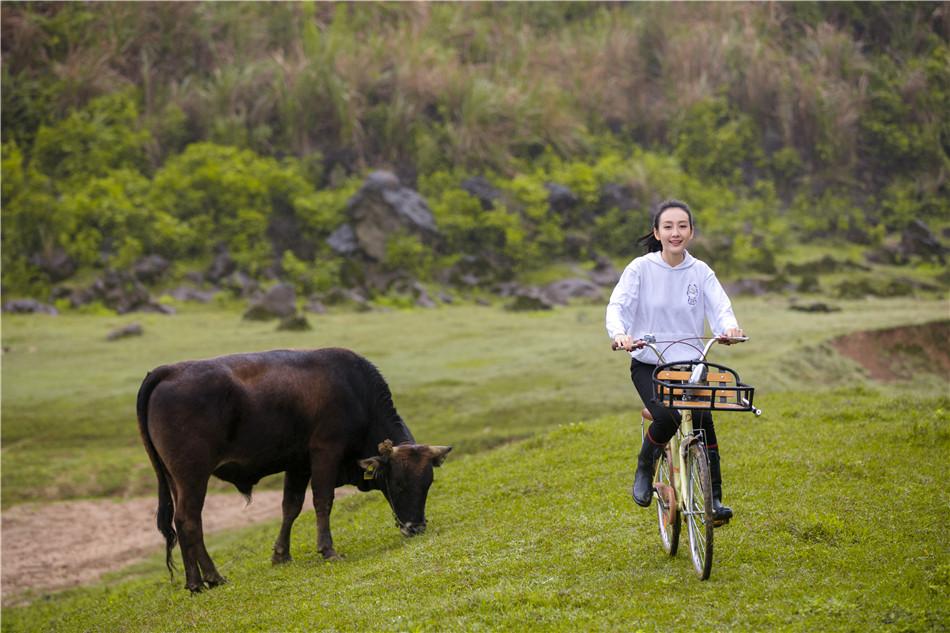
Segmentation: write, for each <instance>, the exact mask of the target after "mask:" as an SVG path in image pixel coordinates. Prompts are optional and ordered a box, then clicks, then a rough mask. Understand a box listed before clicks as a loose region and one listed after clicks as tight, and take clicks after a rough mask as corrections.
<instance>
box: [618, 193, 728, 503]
mask: <svg viewBox="0 0 950 633" xmlns="http://www.w3.org/2000/svg"><path fill="white" fill-rule="evenodd" d="M692 238H693V214H692V212H691V211H690V209H689V207H688V206H687V205H686V203H685V202H680V201H678V200H667V201H666V202H663V203H661V204H660V206H659V208H658V209H657V212H656V215H654V216H653V231H652V232H650V233H647V234H646V235H644V236H643V237H642V238H640V240H639V243H640V244H642V245H643V246H645V247H646V250H647V254H646V255H644V256H643V257H638V258H636V259H634V260H633V261H632V262H630V264H628V265H627V267H626V269H624V271H623V275H621V277H620V281H619V282H618V283H617V286H616V287H615V288H614V291H613V293H612V294H611V295H610V303H609V304H608V305H607V334H608V335H609V336H610V338H611V339H613V341H614V343H616V345H617V347H622V348H623V349H625V350H627V351H628V352H631V356H632V359H631V363H630V376H631V378H632V379H633V384H634V386H635V387H636V389H637V392H638V393H639V394H640V399H641V400H643V404H644V406H646V408H647V409H649V410H650V413H651V414H652V416H653V423H652V424H651V425H650V427H649V429H648V430H647V433H646V436H645V437H644V439H643V446H642V447H641V448H640V456H639V458H638V460H637V473H636V477H635V478H634V483H633V500H634V501H636V502H637V504H639V505H641V506H643V507H648V506H649V505H650V501H651V500H652V498H653V470H654V468H655V465H656V460H657V459H658V458H659V456H660V453H661V452H662V450H663V446H664V445H665V444H666V443H667V442H669V441H670V438H672V437H673V434H674V433H676V429H677V427H678V426H679V422H680V414H679V412H678V411H674V410H672V409H667V408H666V407H663V406H661V405H660V404H658V403H657V402H656V401H655V399H654V391H653V370H654V368H655V367H656V365H657V363H658V362H659V359H657V357H656V354H655V353H654V352H653V351H652V350H651V349H649V348H646V347H644V342H643V340H642V339H643V337H644V335H646V334H653V335H655V336H656V338H657V340H658V341H678V340H681V339H688V338H690V337H700V336H703V331H704V329H703V328H704V321H706V320H708V321H709V326H710V329H711V330H712V331H713V333H714V334H715V335H719V336H729V337H734V336H744V333H743V331H742V329H741V328H740V327H739V324H738V322H737V321H736V316H735V314H733V312H732V304H731V302H730V301H729V297H728V296H726V293H725V291H724V290H723V289H722V285H720V283H719V280H718V279H716V274H715V273H714V272H713V271H712V269H711V268H710V267H709V266H708V265H706V264H705V263H704V262H701V261H700V260H698V259H696V258H695V257H693V256H692V255H690V254H689V253H688V252H687V251H686V246H687V245H688V244H689V242H690V240H691V239H692ZM689 343H692V344H693V345H695V347H694V346H693V345H688V344H682V343H680V344H676V345H672V346H670V347H669V348H668V349H666V351H664V352H663V356H664V358H665V359H666V361H667V362H677V361H690V360H695V359H697V358H699V356H700V350H701V349H702V345H701V342H700V341H696V340H692V341H689ZM697 347H698V348H699V349H697ZM660 349H661V350H662V349H663V348H662V347H661V348H660ZM693 424H694V426H695V427H696V428H701V429H704V430H705V433H706V449H707V452H708V454H709V466H710V475H711V479H712V492H713V510H714V512H715V516H716V520H717V521H719V520H726V519H729V518H731V517H732V510H731V509H729V508H727V507H726V506H724V505H722V471H721V469H720V462H719V445H718V444H717V441H716V430H715V427H714V426H713V419H712V415H711V413H710V412H709V411H694V412H693Z"/></svg>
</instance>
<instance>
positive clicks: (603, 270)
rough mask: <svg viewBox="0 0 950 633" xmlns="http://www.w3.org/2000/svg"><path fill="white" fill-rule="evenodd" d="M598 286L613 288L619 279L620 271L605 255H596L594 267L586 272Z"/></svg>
mask: <svg viewBox="0 0 950 633" xmlns="http://www.w3.org/2000/svg"><path fill="white" fill-rule="evenodd" d="M587 276H588V277H590V280H591V281H592V282H594V283H595V284H597V285H598V286H606V287H609V288H613V287H614V286H616V285H617V282H618V281H620V271H618V270H617V269H616V268H615V267H614V265H613V262H611V261H610V260H609V259H607V258H606V257H598V258H597V261H596V263H595V264H594V268H593V269H592V270H591V271H590V272H589V273H588V274H587Z"/></svg>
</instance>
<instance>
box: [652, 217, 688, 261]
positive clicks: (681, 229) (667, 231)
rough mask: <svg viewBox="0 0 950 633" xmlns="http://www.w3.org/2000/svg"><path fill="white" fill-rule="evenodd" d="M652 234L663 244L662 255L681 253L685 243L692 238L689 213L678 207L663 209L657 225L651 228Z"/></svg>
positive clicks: (684, 248)
mask: <svg viewBox="0 0 950 633" xmlns="http://www.w3.org/2000/svg"><path fill="white" fill-rule="evenodd" d="M653 236H654V237H656V239H658V240H660V243H661V244H662V245H663V253H664V255H665V254H669V255H673V256H677V255H682V254H683V251H685V250H686V245H687V244H689V241H690V240H691V239H693V227H691V226H690V225H689V214H688V213H686V210H685V209H681V208H679V207H670V208H668V209H664V210H663V212H662V213H661V214H660V222H659V225H658V226H657V228H655V229H653Z"/></svg>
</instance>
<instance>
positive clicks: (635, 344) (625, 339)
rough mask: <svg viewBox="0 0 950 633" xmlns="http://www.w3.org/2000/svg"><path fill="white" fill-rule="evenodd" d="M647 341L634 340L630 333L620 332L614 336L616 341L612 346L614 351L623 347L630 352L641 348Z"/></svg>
mask: <svg viewBox="0 0 950 633" xmlns="http://www.w3.org/2000/svg"><path fill="white" fill-rule="evenodd" d="M644 345H646V342H645V341H643V340H642V339H636V340H634V339H633V337H632V336H630V335H629V334H618V335H617V336H615V337H614V342H613V343H612V344H611V346H610V348H611V349H612V350H614V351H616V350H618V349H622V350H625V351H628V352H632V351H633V350H635V349H640V348H642V347H643V346H644Z"/></svg>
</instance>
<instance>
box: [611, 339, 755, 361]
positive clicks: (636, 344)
mask: <svg viewBox="0 0 950 633" xmlns="http://www.w3.org/2000/svg"><path fill="white" fill-rule="evenodd" d="M647 336H650V335H647ZM651 338H652V337H651ZM694 338H695V339H703V338H705V337H700V336H697V337H694ZM688 340H692V339H689V338H687V339H682V340H680V341H657V340H653V341H650V340H644V339H636V340H635V341H633V349H634V350H637V349H643V348H644V347H649V348H650V349H652V350H653V351H654V352H656V355H657V357H659V358H662V357H663V355H662V354H661V353H660V351H659V350H658V349H656V347H655V345H656V344H657V343H670V344H674V343H682V342H683V341H688ZM748 340H749V337H748V336H725V335H723V334H720V335H719V336H713V337H710V339H709V342H708V343H707V344H706V347H705V349H703V358H705V357H706V354H708V353H709V348H710V347H712V345H713V343H722V344H725V343H745V342H746V341H748ZM610 349H611V351H614V352H616V351H617V350H621V349H622V350H624V351H627V350H626V348H625V347H623V346H622V345H617V341H611V343H610ZM630 351H633V350H630Z"/></svg>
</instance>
